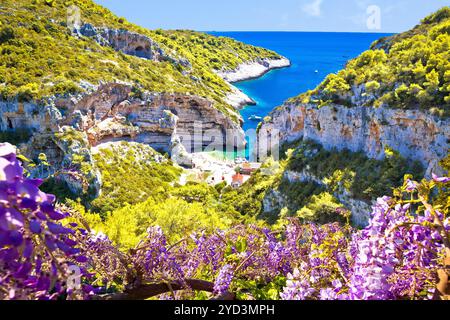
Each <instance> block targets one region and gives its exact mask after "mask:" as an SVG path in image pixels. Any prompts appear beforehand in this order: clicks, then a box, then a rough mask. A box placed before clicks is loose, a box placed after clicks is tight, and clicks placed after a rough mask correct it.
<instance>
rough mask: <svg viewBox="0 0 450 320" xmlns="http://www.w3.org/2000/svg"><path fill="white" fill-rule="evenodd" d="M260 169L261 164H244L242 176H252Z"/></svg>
mask: <svg viewBox="0 0 450 320" xmlns="http://www.w3.org/2000/svg"><path fill="white" fill-rule="evenodd" d="M259 168H261V164H260V163H250V162H246V163H243V164H242V166H241V170H240V171H241V174H244V175H248V176H250V175H252V173H254V172H255V171H257V170H258V169H259Z"/></svg>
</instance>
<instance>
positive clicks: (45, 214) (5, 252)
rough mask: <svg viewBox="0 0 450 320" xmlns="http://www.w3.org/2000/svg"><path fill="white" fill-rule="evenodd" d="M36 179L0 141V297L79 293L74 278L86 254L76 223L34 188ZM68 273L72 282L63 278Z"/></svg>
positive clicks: (77, 274)
mask: <svg viewBox="0 0 450 320" xmlns="http://www.w3.org/2000/svg"><path fill="white" fill-rule="evenodd" d="M41 184H42V180H37V179H26V178H24V177H23V168H22V166H21V165H20V163H19V160H18V159H17V157H16V151H15V148H14V147H13V146H12V145H10V144H1V145H0V298H1V299H52V298H56V297H59V296H61V295H66V296H67V297H71V298H80V297H83V292H82V291H80V290H78V291H77V290H73V289H77V288H78V289H79V288H81V284H80V283H77V282H79V281H80V279H81V275H82V273H85V272H86V270H84V268H83V266H82V265H83V264H84V263H85V262H86V261H87V257H86V256H85V255H83V254H82V252H81V250H80V249H79V248H78V247H77V242H76V241H75V236H76V235H75V234H76V233H77V231H76V225H75V224H73V225H63V224H62V223H61V221H62V220H64V219H65V218H67V214H65V213H62V212H60V211H58V210H56V208H55V197H54V196H52V195H49V194H45V193H44V192H42V191H40V190H39V186H40V185H41ZM70 279H73V283H72V286H71V285H70V284H68V280H70Z"/></svg>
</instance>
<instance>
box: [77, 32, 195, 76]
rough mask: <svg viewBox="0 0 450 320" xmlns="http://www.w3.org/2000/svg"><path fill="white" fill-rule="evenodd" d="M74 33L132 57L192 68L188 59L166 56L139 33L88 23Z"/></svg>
mask: <svg viewBox="0 0 450 320" xmlns="http://www.w3.org/2000/svg"><path fill="white" fill-rule="evenodd" d="M74 32H75V33H76V34H78V35H79V36H84V37H89V38H93V39H94V40H95V41H96V42H97V43H98V44H100V45H102V46H109V47H112V48H113V49H114V50H116V51H121V52H123V53H125V54H128V55H131V56H135V57H139V58H143V59H147V60H152V61H157V62H161V61H171V62H174V63H177V64H180V65H182V66H184V67H188V68H190V67H191V63H190V62H189V61H188V60H187V59H185V58H180V57H174V56H172V55H170V54H166V52H165V51H164V50H163V49H162V48H161V47H160V46H159V44H158V43H157V42H155V41H153V39H151V38H150V37H147V36H145V35H142V34H139V33H135V32H131V31H128V30H125V29H121V30H118V29H109V28H100V27H95V26H93V25H91V24H88V23H86V24H84V25H82V26H81V27H80V28H79V29H75V30H74Z"/></svg>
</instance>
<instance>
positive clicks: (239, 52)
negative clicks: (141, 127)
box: [0, 0, 277, 121]
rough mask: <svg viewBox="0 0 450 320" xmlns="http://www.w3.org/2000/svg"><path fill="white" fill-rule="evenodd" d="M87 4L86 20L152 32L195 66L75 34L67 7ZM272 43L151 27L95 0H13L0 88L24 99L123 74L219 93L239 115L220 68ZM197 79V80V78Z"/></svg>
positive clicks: (146, 84) (8, 3)
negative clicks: (130, 20)
mask: <svg viewBox="0 0 450 320" xmlns="http://www.w3.org/2000/svg"><path fill="white" fill-rule="evenodd" d="M71 5H76V6H78V7H79V8H80V13H81V18H82V21H83V22H86V23H91V24H93V25H94V26H98V27H109V28H115V29H127V30H129V31H133V32H139V33H141V34H143V35H146V36H150V37H151V38H152V39H154V40H155V41H157V42H158V43H159V44H160V46H161V47H162V48H163V49H164V50H165V51H166V52H168V53H169V54H170V55H172V56H174V57H184V58H187V59H189V61H190V62H191V64H192V66H193V69H192V70H183V69H185V67H183V66H181V65H179V64H177V63H174V62H173V61H164V62H154V61H148V60H145V59H140V58H138V57H134V56H129V55H125V54H123V53H121V52H116V51H114V50H113V49H112V48H110V47H103V46H100V45H99V44H97V43H96V42H95V41H94V40H93V39H90V38H86V37H82V38H77V37H75V36H73V35H72V33H71V31H70V30H69V29H68V28H67V26H66V20H67V9H68V8H69V7H70V6H71ZM276 56H277V55H276V54H275V53H273V52H271V51H268V50H265V49H261V48H256V47H253V46H249V45H245V44H243V43H240V42H237V41H234V40H232V39H228V38H216V37H213V36H210V35H207V34H203V33H198V32H191V31H162V30H156V31H150V30H147V29H144V28H140V27H138V26H136V25H133V24H131V23H128V22H127V21H126V20H125V19H123V18H119V17H117V16H115V15H114V14H112V13H111V12H110V11H109V10H107V9H105V8H103V7H101V6H99V5H96V4H95V3H94V2H93V1H91V0H73V1H52V2H51V4H49V2H48V1H42V0H20V1H15V0H5V1H2V3H1V5H0V96H1V97H2V98H3V99H11V98H15V97H18V98H19V99H20V100H22V101H27V100H32V99H40V98H45V97H48V96H51V95H55V94H57V95H58V94H59V95H63V94H75V93H77V92H80V91H83V90H84V89H83V88H82V86H80V82H81V81H87V82H89V83H92V84H94V85H97V84H98V83H99V82H100V81H103V82H112V81H116V80H120V81H125V82H128V83H131V84H132V85H133V86H134V87H135V90H134V91H135V92H141V91H142V90H148V91H155V92H177V93H191V94H196V95H199V96H202V97H207V98H209V99H211V100H212V101H215V103H216V107H217V108H218V109H219V110H221V111H223V112H225V113H227V114H229V115H230V116H231V117H232V118H233V119H234V120H236V121H237V118H236V115H235V114H234V111H233V110H232V109H231V107H230V106H228V105H227V104H226V103H225V102H224V99H223V98H224V96H225V95H226V93H227V92H229V90H230V89H229V86H228V85H227V84H226V83H225V82H224V81H223V80H222V79H221V78H220V77H218V76H217V75H216V74H215V73H214V72H213V69H222V68H225V69H229V68H235V67H236V66H237V65H238V64H239V63H241V62H244V61H247V60H254V59H256V58H257V57H276ZM194 79H197V80H194Z"/></svg>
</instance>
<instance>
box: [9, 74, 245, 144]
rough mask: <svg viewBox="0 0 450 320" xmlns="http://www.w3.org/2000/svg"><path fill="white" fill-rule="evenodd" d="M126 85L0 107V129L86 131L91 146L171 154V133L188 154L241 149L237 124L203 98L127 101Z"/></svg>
mask: <svg viewBox="0 0 450 320" xmlns="http://www.w3.org/2000/svg"><path fill="white" fill-rule="evenodd" d="M131 92H132V87H131V85H128V84H125V83H109V84H104V85H101V86H98V87H97V88H95V89H93V90H91V92H90V93H88V94H84V95H80V96H76V97H71V98H67V99H63V98H54V99H52V100H51V101H50V102H49V103H48V104H49V105H48V106H46V105H45V104H44V105H42V104H39V103H26V104H23V103H19V102H1V103H0V114H1V116H0V129H1V130H8V129H9V130H16V129H30V130H32V131H34V132H58V131H59V129H60V128H61V127H62V126H70V127H73V128H75V129H76V130H79V131H82V132H86V133H87V135H88V138H89V142H90V144H91V145H93V146H94V145H97V144H99V143H103V142H107V141H118V140H127V141H137V142H142V143H146V144H149V145H150V146H152V147H154V148H155V149H158V150H162V151H166V152H170V149H171V142H172V141H173V135H174V134H175V133H176V134H177V135H178V137H179V141H181V142H182V143H183V145H184V146H185V148H186V150H187V151H188V152H192V151H197V150H199V151H201V149H202V148H205V147H209V146H210V145H211V144H213V145H215V146H216V147H217V148H220V147H223V146H224V145H226V144H227V143H229V144H230V143H231V145H232V146H233V147H237V148H243V147H244V146H245V136H244V132H243V130H242V128H241V127H240V124H239V123H235V122H233V121H232V120H231V119H230V118H229V117H228V116H227V115H225V114H223V113H222V112H220V111H219V110H217V109H216V108H215V107H214V105H213V103H212V102H211V101H209V100H208V99H205V98H202V97H198V96H194V95H185V94H178V93H151V92H146V93H143V94H141V95H140V96H139V97H137V96H132V94H131Z"/></svg>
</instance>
